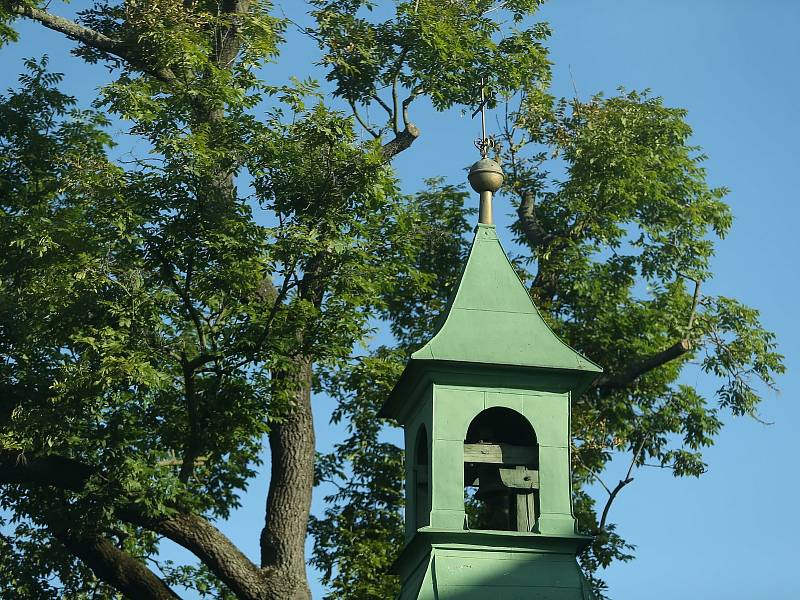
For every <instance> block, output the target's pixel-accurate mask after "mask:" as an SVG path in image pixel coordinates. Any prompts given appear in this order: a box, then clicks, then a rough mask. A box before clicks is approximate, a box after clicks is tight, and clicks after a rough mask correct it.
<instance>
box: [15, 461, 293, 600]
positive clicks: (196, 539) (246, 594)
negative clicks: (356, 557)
mask: <svg viewBox="0 0 800 600" xmlns="http://www.w3.org/2000/svg"><path fill="white" fill-rule="evenodd" d="M96 472H97V469H95V468H94V467H91V466H89V465H86V464H84V463H81V462H80V461H77V460H73V459H69V458H64V457H61V456H54V455H48V456H42V457H36V458H32V459H31V460H25V459H24V455H23V454H22V453H20V452H19V451H18V450H0V484H4V483H5V484H9V483H10V484H34V485H49V486H52V487H56V488H59V489H66V490H72V491H81V490H82V489H83V488H84V486H85V485H86V482H87V480H88V479H89V477H90V476H91V475H92V474H94V473H96ZM115 514H116V516H117V517H118V518H119V519H120V520H122V521H125V522H128V523H131V524H132V525H136V526H139V527H143V528H144V529H148V530H150V531H153V532H155V533H158V534H160V535H163V536H164V537H166V538H167V539H169V540H172V541H173V542H175V543H176V544H178V545H180V546H182V547H184V548H186V549H187V550H189V551H190V552H192V553H193V554H194V555H195V556H197V557H198V558H199V559H200V560H201V561H202V562H203V564H205V565H206V566H207V567H208V568H209V569H210V570H211V571H212V572H213V573H214V574H215V575H216V576H217V577H219V578H220V580H221V581H223V582H224V583H225V585H227V586H228V587H229V588H231V590H233V591H234V593H236V594H237V595H238V596H239V597H240V598H243V599H244V600H264V599H267V598H274V597H276V596H274V595H270V593H269V585H267V584H268V581H269V576H270V572H269V571H266V570H263V569H260V568H259V567H258V566H257V565H255V564H253V563H252V562H251V561H250V560H249V559H248V558H247V557H246V556H245V555H244V554H242V553H241V552H240V551H239V550H238V548H236V546H234V545H233V543H232V542H231V541H230V540H229V539H228V538H227V537H226V536H225V535H224V534H223V533H222V532H220V531H219V530H218V529H217V528H216V527H214V526H213V525H212V524H211V523H210V522H209V521H208V520H207V519H205V518H204V517H202V516H200V515H196V514H188V513H184V512H178V511H176V512H175V513H173V514H171V515H169V516H164V517H159V518H153V517H150V516H148V515H146V514H145V513H144V512H143V511H142V510H141V508H140V507H139V505H137V504H135V503H133V502H131V503H130V504H127V505H124V506H121V507H119V508H118V509H117V510H116V513H115ZM56 533H57V535H59V536H67V535H68V534H67V533H66V532H63V531H61V532H56ZM75 535H76V534H69V536H68V538H69V539H68V538H64V539H63V540H62V541H64V543H65V544H66V543H67V542H68V541H70V540H72V541H73V542H74V543H75V544H78V545H77V546H76V548H78V549H80V548H82V547H83V546H86V543H84V542H82V541H81V538H77V537H75ZM59 539H62V538H61V537H59ZM90 541H91V540H90ZM87 543H88V542H87ZM80 544H83V546H80ZM87 547H88V548H89V549H88V550H86V552H88V553H89V554H87V555H86V556H87V557H88V559H91V560H94V559H96V560H100V559H101V558H102V556H96V555H97V553H98V552H101V551H102V552H105V550H104V548H105V546H103V547H98V548H94V549H92V548H93V547H92V546H91V544H89V545H88V546H87ZM106 554H108V552H106ZM112 554H113V553H112ZM123 554H124V553H123ZM76 556H79V557H80V558H81V559H82V560H84V557H83V556H82V555H80V554H77V552H76ZM126 556H127V555H126ZM112 558H113V557H112ZM118 558H120V560H121V559H122V558H123V557H118ZM128 558H129V559H130V560H133V559H131V558H130V557H128ZM107 560H111V559H110V558H108V559H107ZM87 564H89V566H90V567H91V568H92V569H93V570H94V566H93V565H92V564H90V563H89V562H87ZM137 564H140V563H137ZM301 564H302V561H301ZM130 566H131V567H132V565H130ZM109 568H110V567H109ZM98 577H100V574H98ZM104 581H106V579H104ZM109 583H110V584H111V585H115V584H114V583H113V582H111V581H109ZM115 587H117V586H116V585H115ZM117 589H121V588H119V587H117ZM121 591H122V590H121ZM131 597H134V598H136V597H142V598H150V596H136V595H132V596H131ZM156 597H159V596H156ZM173 597H174V596H173ZM278 597H279V596H278Z"/></svg>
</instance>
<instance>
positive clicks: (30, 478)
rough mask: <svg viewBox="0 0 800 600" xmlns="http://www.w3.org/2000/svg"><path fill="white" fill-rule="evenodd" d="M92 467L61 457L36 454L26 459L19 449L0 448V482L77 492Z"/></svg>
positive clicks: (88, 475)
mask: <svg viewBox="0 0 800 600" xmlns="http://www.w3.org/2000/svg"><path fill="white" fill-rule="evenodd" d="M95 472H96V470H95V469H94V468H92V467H90V466H89V465H86V464H84V463H82V462H80V461H77V460H74V459H71V458H66V457H63V456H55V455H47V456H38V457H35V458H31V459H30V460H28V459H27V458H26V457H25V453H24V452H22V451H20V450H9V449H0V484H4V483H6V484H9V483H10V484H23V485H24V484H35V485H50V486H53V487H57V488H60V489H65V490H71V491H74V492H77V491H80V490H82V489H83V488H84V486H85V485H86V481H87V480H88V479H89V477H91V476H92V474H93V473H95Z"/></svg>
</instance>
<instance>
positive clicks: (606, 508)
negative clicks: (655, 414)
mask: <svg viewBox="0 0 800 600" xmlns="http://www.w3.org/2000/svg"><path fill="white" fill-rule="evenodd" d="M645 442H647V437H644V438H642V441H641V442H639V445H638V446H637V447H636V451H635V452H634V453H633V457H632V458H631V462H630V464H629V465H628V472H627V473H626V474H625V479H620V480H619V482H618V483H617V485H616V486H615V487H614V489H613V490H611V492H610V493H609V494H608V500H606V504H605V506H604V507H603V513H602V515H601V517H600V524H599V528H600V531H603V530H604V529H605V528H606V519H608V512H609V511H610V510H611V505H612V504H614V500H616V498H617V495H619V493H620V492H621V491H622V488H624V487H625V486H626V485H628V484H629V483H631V482H632V481H633V477H632V476H631V473H633V468H634V467H635V466H636V463H637V462H638V461H639V457H640V456H641V454H642V451H643V450H644V445H645ZM606 490H608V488H606Z"/></svg>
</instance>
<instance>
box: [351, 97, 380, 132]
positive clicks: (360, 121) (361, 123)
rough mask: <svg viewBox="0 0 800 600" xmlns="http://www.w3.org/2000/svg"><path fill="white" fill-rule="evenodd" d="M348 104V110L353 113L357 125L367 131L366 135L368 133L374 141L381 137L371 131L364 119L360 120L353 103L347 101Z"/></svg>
mask: <svg viewBox="0 0 800 600" xmlns="http://www.w3.org/2000/svg"><path fill="white" fill-rule="evenodd" d="M348 103H349V104H350V109H351V110H352V111H353V116H354V117H355V118H356V121H358V123H359V125H361V126H362V127H363V128H364V129H365V130H366V131H367V133H369V134H370V135H371V136H372V137H374V138H375V139H378V138H379V137H381V136H380V134H379V133H376V132H375V130H374V129H372V128H371V127H370V126H369V125H367V123H366V121H364V119H362V118H361V115H360V114H359V113H358V110H357V109H356V105H355V103H354V102H351V101H349V100H348Z"/></svg>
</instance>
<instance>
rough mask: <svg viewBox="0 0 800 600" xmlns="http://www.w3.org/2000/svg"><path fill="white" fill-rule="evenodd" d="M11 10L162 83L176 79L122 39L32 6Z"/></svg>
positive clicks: (17, 7) (164, 68) (172, 74)
mask: <svg viewBox="0 0 800 600" xmlns="http://www.w3.org/2000/svg"><path fill="white" fill-rule="evenodd" d="M11 12H12V13H14V14H16V15H19V16H21V17H27V18H28V19H31V20H32V21H37V22H38V23H41V24H42V25H44V26H45V27H47V28H48V29H52V30H53V31H58V32H59V33H63V34H64V35H66V36H67V37H68V38H70V39H72V40H75V41H78V42H81V43H82V44H85V45H87V46H89V47H91V48H94V49H95V50H100V51H101V52H106V53H108V54H111V55H113V56H116V57H117V58H120V59H122V60H123V61H125V62H126V63H128V64H129V65H130V66H131V67H133V68H134V69H136V70H137V71H141V72H142V73H146V74H148V75H150V76H151V77H155V78H156V79H158V80H160V81H162V82H164V83H168V84H174V83H175V82H176V81H177V78H176V77H175V74H174V73H173V72H172V70H171V69H169V68H167V67H161V68H151V66H150V65H147V64H146V63H145V62H143V61H142V60H140V59H139V58H138V57H136V56H135V55H134V53H133V52H131V51H130V47H129V46H128V45H127V44H126V43H125V42H123V41H122V40H115V39H113V38H110V37H108V36H106V35H104V34H102V33H100V32H98V31H95V30H93V29H89V28H88V27H84V26H83V25H79V24H78V23H75V22H74V21H70V20H69V19H65V18H64V17H59V16H57V15H54V14H52V13H49V12H47V11H45V10H41V9H39V8H34V7H32V6H12V7H11Z"/></svg>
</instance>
